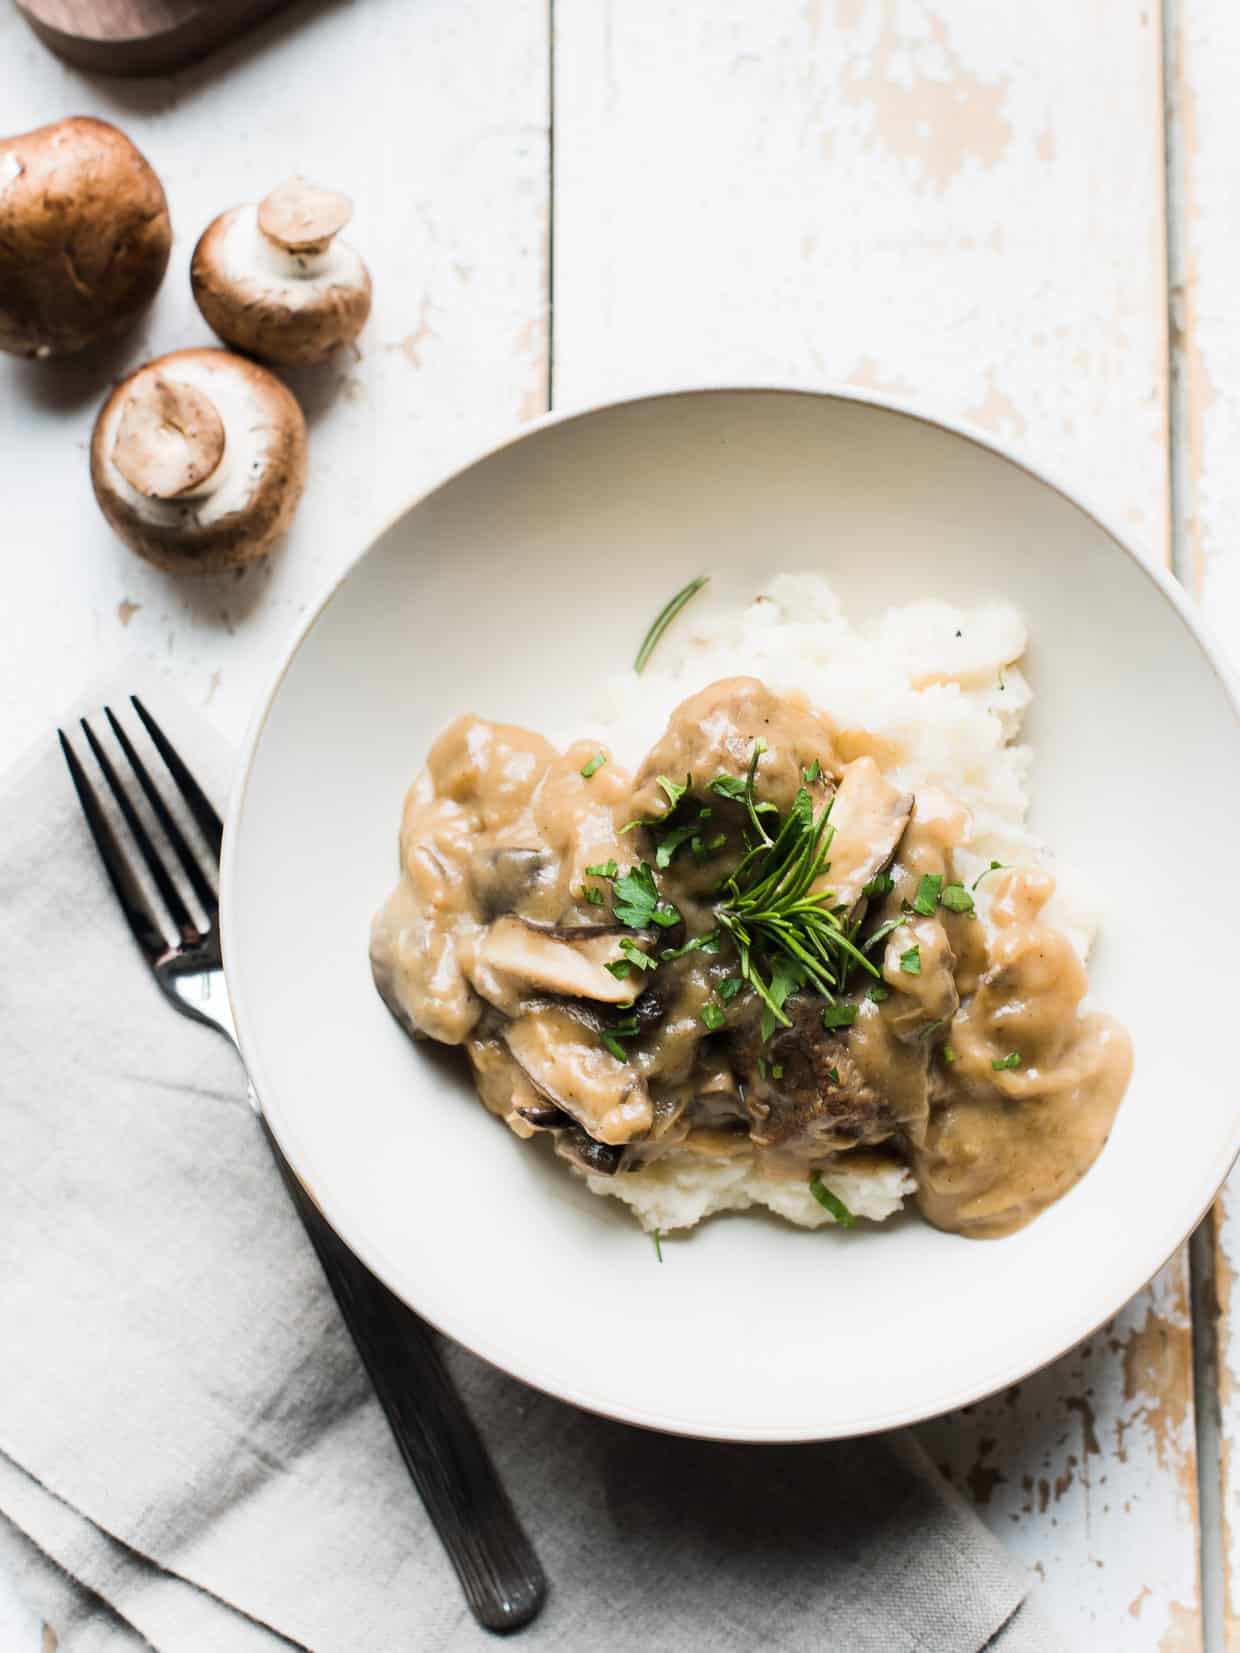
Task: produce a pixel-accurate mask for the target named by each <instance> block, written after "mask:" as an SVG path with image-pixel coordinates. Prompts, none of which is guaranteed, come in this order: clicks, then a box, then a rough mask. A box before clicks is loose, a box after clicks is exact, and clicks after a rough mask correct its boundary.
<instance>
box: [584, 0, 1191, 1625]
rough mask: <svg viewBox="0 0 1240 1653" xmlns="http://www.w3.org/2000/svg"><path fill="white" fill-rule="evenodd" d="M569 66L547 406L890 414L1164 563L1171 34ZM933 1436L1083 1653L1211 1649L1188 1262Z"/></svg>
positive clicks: (949, 36)
mask: <svg viewBox="0 0 1240 1653" xmlns="http://www.w3.org/2000/svg"><path fill="white" fill-rule="evenodd" d="M555 54H556V75H555V109H556V151H555V153H556V162H555V260H554V268H555V292H554V314H555V327H554V349H553V354H554V384H555V394H556V400H557V403H572V402H574V401H578V400H584V399H588V398H591V397H595V396H602V395H607V394H610V393H612V392H614V391H615V390H616V389H618V388H622V387H623V388H637V387H641V386H651V385H656V384H666V383H669V382H672V381H675V380H678V379H688V380H696V381H699V382H700V381H702V380H712V379H713V380H716V381H719V380H736V379H764V380H780V381H795V382H801V383H808V384H819V383H824V382H829V381H843V382H845V383H848V384H852V385H859V386H863V387H869V388H872V389H874V390H876V391H879V392H881V393H883V394H885V395H888V396H893V397H897V398H902V399H906V400H908V401H910V402H914V403H919V404H922V405H924V406H926V407H927V408H928V409H931V410H934V411H941V412H946V413H948V414H949V415H954V416H957V417H961V418H965V419H968V420H970V421H972V422H973V423H974V424H976V425H978V426H980V427H981V428H982V429H983V430H985V431H988V432H990V433H993V434H994V435H997V436H999V437H1002V438H1005V439H1006V440H1008V441H1010V442H1011V443H1012V444H1013V445H1014V446H1015V447H1016V449H1017V451H1018V452H1020V453H1021V454H1023V455H1027V456H1028V457H1029V458H1030V459H1032V460H1033V461H1034V462H1035V463H1037V464H1039V465H1041V466H1043V467H1045V468H1046V469H1048V470H1050V471H1051V473H1052V474H1054V475H1057V476H1058V477H1061V478H1062V479H1063V480H1064V481H1065V482H1066V483H1067V484H1068V485H1069V486H1070V487H1073V488H1074V489H1076V490H1077V491H1079V492H1081V493H1083V494H1084V495H1085V496H1086V497H1087V498H1089V499H1092V500H1095V501H1097V502H1098V503H1099V505H1100V507H1101V509H1102V510H1103V511H1104V512H1105V513H1107V514H1108V515H1109V516H1110V517H1111V518H1113V519H1114V520H1115V521H1116V522H1117V523H1118V524H1119V525H1120V526H1121V527H1122V528H1123V529H1124V530H1125V531H1126V532H1127V534H1128V535H1129V537H1130V538H1131V539H1132V540H1134V541H1135V542H1136V544H1137V545H1138V546H1139V547H1140V548H1141V549H1142V550H1143V551H1144V552H1145V553H1146V554H1147V555H1148V556H1150V557H1151V558H1154V559H1157V560H1159V561H1165V560H1166V557H1167V554H1168V473H1167V461H1166V419H1167V411H1166V410H1167V375H1166V350H1167V337H1166V325H1165V300H1166V294H1165V246H1164V238H1163V163H1162V136H1161V135H1162V88H1161V61H1160V40H1159V28H1158V16H1157V13H1155V14H1154V15H1153V16H1151V15H1150V12H1149V11H1148V10H1146V11H1142V9H1141V8H1139V7H1134V8H1127V7H1124V8H1116V7H1115V6H1114V5H1111V4H1107V3H1105V0H1088V3H1081V0H1054V3H1048V4H1046V5H1044V6H1040V7H1037V8H1012V7H996V6H994V5H993V4H992V3H991V0H956V3H954V4H953V5H952V6H950V7H947V6H944V5H941V4H937V5H936V4H934V3H932V0H902V3H900V4H896V3H895V0H809V3H803V0H768V3H767V4H766V5H765V6H763V7H754V6H752V5H750V4H748V3H747V0H717V3H716V4H714V5H712V6H711V7H710V8H709V9H707V8H703V7H700V6H697V5H694V4H689V3H687V0H672V3H668V0H663V3H658V0H628V3H627V4H626V5H624V6H623V7H621V6H618V5H611V6H604V5H599V6H561V7H559V8H558V9H557V31H556V39H555ZM1101 87H1105V88H1106V92H1105V96H1101V95H1100V90H1099V89H1100V88H1101ZM922 1434H923V1438H924V1439H925V1441H926V1443H927V1445H928V1446H929V1448H930V1450H931V1451H932V1453H933V1454H934V1456H935V1457H936V1459H937V1460H938V1461H939V1462H941V1463H942V1464H943V1465H944V1467H945V1468H946V1469H947V1470H948V1471H949V1473H950V1474H951V1476H952V1478H953V1480H954V1481H955V1482H956V1484H957V1485H959V1486H960V1487H961V1488H962V1489H963V1490H964V1491H965V1492H966V1493H967V1494H968V1495H969V1496H971V1497H972V1498H973V1499H974V1501H975V1503H976V1504H977V1507H978V1509H979V1512H980V1513H981V1515H982V1516H983V1517H984V1518H985V1519H986V1520H987V1522H988V1523H989V1524H990V1525H991V1526H992V1527H993V1529H994V1530H995V1532H996V1533H997V1534H998V1536H999V1537H1000V1538H1001V1539H1002V1540H1003V1542H1004V1543H1005V1544H1007V1545H1008V1547H1009V1548H1010V1549H1012V1550H1013V1551H1014V1552H1015V1553H1017V1554H1018V1555H1020V1556H1021V1557H1022V1558H1023V1559H1024V1560H1025V1561H1026V1563H1027V1564H1028V1565H1029V1566H1030V1567H1032V1568H1033V1569H1034V1570H1035V1571H1036V1572H1038V1573H1040V1574H1041V1575H1042V1576H1043V1578H1044V1580H1045V1584H1044V1588H1043V1600H1044V1605H1045V1607H1046V1610H1047V1612H1048V1613H1049V1614H1050V1615H1051V1616H1052V1617H1054V1618H1055V1619H1056V1620H1057V1622H1058V1623H1059V1624H1060V1625H1061V1627H1062V1629H1063V1631H1064V1634H1065V1637H1066V1639H1067V1642H1068V1645H1069V1646H1071V1647H1073V1648H1079V1649H1082V1650H1084V1649H1091V1650H1092V1649H1095V1648H1099V1647H1107V1648H1110V1647H1117V1648H1118V1647H1124V1648H1134V1649H1147V1648H1148V1649H1151V1650H1152V1649H1160V1648H1163V1649H1166V1650H1167V1653H1170V1650H1172V1649H1175V1650H1176V1653H1196V1650H1199V1649H1200V1648H1201V1647H1202V1638H1201V1626H1200V1617H1199V1601H1198V1596H1199V1585H1198V1571H1197V1547H1196V1503H1197V1500H1196V1464H1195V1451H1194V1444H1195V1437H1194V1413H1193V1402H1192V1376H1191V1359H1190V1333H1189V1321H1188V1276H1187V1268H1186V1262H1185V1259H1184V1257H1183V1256H1182V1255H1181V1256H1180V1257H1177V1258H1176V1260H1175V1261H1174V1262H1173V1263H1172V1264H1171V1265H1170V1266H1169V1267H1168V1269H1167V1270H1165V1271H1164V1273H1163V1275H1162V1276H1161V1277H1160V1279H1159V1280H1158V1281H1157V1282H1156V1284H1155V1285H1154V1286H1153V1287H1152V1288H1150V1289H1148V1290H1147V1291H1146V1292H1144V1293H1142V1294H1141V1295H1140V1296H1139V1297H1138V1298H1137V1299H1136V1300H1135V1301H1134V1302H1133V1303H1132V1304H1131V1305H1129V1306H1128V1308H1126V1309H1125V1311H1124V1312H1123V1313H1122V1314H1121V1315H1120V1316H1119V1317H1118V1318H1117V1320H1116V1322H1115V1323H1114V1324H1113V1325H1112V1326H1109V1327H1107V1328H1105V1329H1104V1330H1103V1332H1101V1333H1100V1334H1099V1335H1098V1336H1096V1337H1095V1338H1093V1339H1091V1340H1090V1341H1089V1342H1088V1344H1087V1345H1085V1346H1084V1347H1083V1348H1081V1349H1080V1350H1078V1351H1076V1352H1075V1353H1074V1354H1072V1355H1070V1356H1068V1357H1066V1358H1065V1359H1064V1360H1062V1361H1060V1362H1058V1363H1057V1364H1056V1365H1055V1366H1054V1367H1052V1368H1050V1369H1049V1370H1048V1371H1046V1372H1044V1373H1041V1374H1039V1375H1038V1376H1036V1377H1035V1378H1033V1379H1032V1380H1030V1382H1028V1383H1026V1384H1023V1385H1021V1386H1020V1387H1019V1389H1017V1390H1016V1391H1014V1392H1012V1393H1010V1394H1008V1395H1003V1396H999V1397H997V1398H996V1399H994V1400H992V1401H990V1402H987V1403H985V1404H984V1405H982V1406H979V1407H975V1408H971V1409H970V1410H969V1412H968V1413H967V1414H964V1415H959V1416H956V1417H951V1418H947V1419H943V1420H939V1421H938V1422H936V1423H935V1424H934V1425H932V1426H929V1427H927V1428H926V1429H925V1430H923V1431H922Z"/></svg>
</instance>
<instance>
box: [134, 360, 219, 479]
mask: <svg viewBox="0 0 1240 1653" xmlns="http://www.w3.org/2000/svg"><path fill="white" fill-rule="evenodd" d="M225 445H226V438H225V435H224V422H223V420H222V419H221V418H220V416H219V413H218V412H217V410H216V407H215V404H214V403H213V402H212V401H211V400H210V398H209V397H207V396H205V395H204V394H203V393H202V391H201V390H197V389H195V387H194V386H193V385H189V384H185V383H184V382H180V381H177V380H172V379H165V378H163V377H162V376H160V375H151V376H149V377H147V378H140V379H138V380H137V381H136V382H135V383H134V386H133V388H132V390H131V391H130V393H129V396H128V397H127V399H126V402H125V406H124V409H123V411H122V413H121V417H120V423H119V425H118V426H117V431H116V442H115V445H114V446H113V449H112V460H113V463H114V464H115V466H116V468H117V470H118V471H119V472H120V473H121V475H122V476H123V477H124V478H125V481H126V482H128V483H129V484H130V486H131V487H133V488H136V489H137V491H138V492H139V493H140V494H143V495H145V497H146V498H147V499H166V500H171V499H182V498H184V497H185V495H186V494H191V493H194V492H196V491H199V490H201V489H202V487H203V484H204V483H206V482H209V481H210V479H211V478H212V477H213V476H214V475H215V473H216V472H217V471H218V470H219V466H220V461H221V460H222V459H223V457H224V448H225Z"/></svg>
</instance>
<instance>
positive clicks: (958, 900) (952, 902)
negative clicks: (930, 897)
mask: <svg viewBox="0 0 1240 1653" xmlns="http://www.w3.org/2000/svg"><path fill="white" fill-rule="evenodd" d="M939 899H940V901H942V903H943V905H944V906H945V907H946V908H947V910H948V912H949V913H971V912H972V911H973V897H972V896H971V895H970V894H969V892H968V890H966V889H965V887H964V885H963V884H949V885H948V886H947V888H946V889H945V890H944V891H943V894H942V895H941V896H940V897H939Z"/></svg>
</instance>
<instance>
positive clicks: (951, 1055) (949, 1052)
mask: <svg viewBox="0 0 1240 1653" xmlns="http://www.w3.org/2000/svg"><path fill="white" fill-rule="evenodd" d="M943 1060H944V1061H945V1062H954V1061H955V1060H956V1052H955V1051H954V1050H953V1049H952V1047H951V1046H950V1045H944V1046H943Z"/></svg>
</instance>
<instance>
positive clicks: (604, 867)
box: [586, 861, 620, 878]
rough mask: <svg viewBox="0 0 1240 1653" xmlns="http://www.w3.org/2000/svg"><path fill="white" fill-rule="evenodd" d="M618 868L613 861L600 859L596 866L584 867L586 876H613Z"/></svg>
mask: <svg viewBox="0 0 1240 1653" xmlns="http://www.w3.org/2000/svg"><path fill="white" fill-rule="evenodd" d="M619 871H620V868H619V867H618V866H617V865H616V863H615V862H614V861H600V862H599V864H598V866H596V867H587V868H586V877H587V878H614V877H615V876H616V874H617V873H618V872H619Z"/></svg>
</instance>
